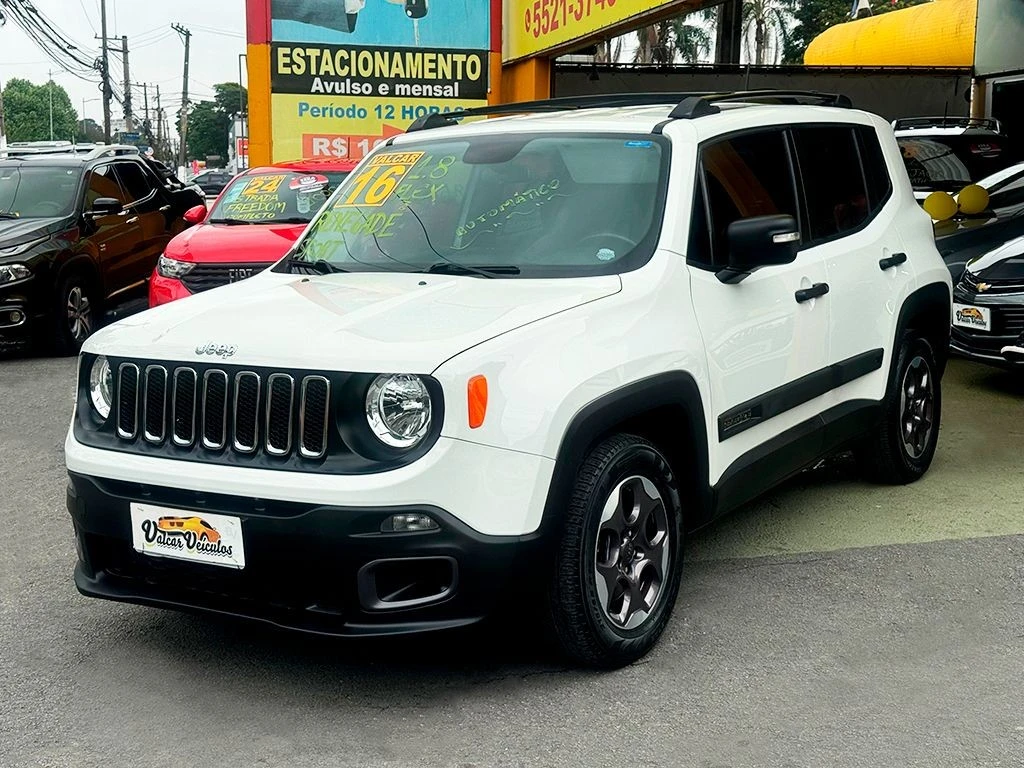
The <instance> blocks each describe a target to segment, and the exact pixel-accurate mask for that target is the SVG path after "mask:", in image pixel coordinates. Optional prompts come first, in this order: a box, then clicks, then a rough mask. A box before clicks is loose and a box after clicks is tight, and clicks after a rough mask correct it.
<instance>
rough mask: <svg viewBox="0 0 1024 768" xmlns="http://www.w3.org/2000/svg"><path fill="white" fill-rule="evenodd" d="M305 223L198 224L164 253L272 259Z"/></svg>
mask: <svg viewBox="0 0 1024 768" xmlns="http://www.w3.org/2000/svg"><path fill="white" fill-rule="evenodd" d="M305 228H306V225H305V224H238V225H235V226H232V225H229V224H199V225H197V226H194V227H190V228H189V229H186V230H185V231H184V232H182V233H181V234H180V235H178V236H177V237H175V238H174V239H173V240H171V242H170V243H168V244H167V248H166V249H165V251H164V253H165V254H166V255H167V256H168V257H170V258H172V259H178V260H180V261H200V262H204V263H208V264H209V263H217V264H225V263H232V264H233V263H249V262H268V263H269V262H274V261H277V260H278V259H280V258H281V257H282V256H284V255H285V253H287V252H288V249H289V248H291V247H292V245H293V244H294V243H295V241H296V240H297V239H298V237H299V235H301V234H302V230H304V229H305Z"/></svg>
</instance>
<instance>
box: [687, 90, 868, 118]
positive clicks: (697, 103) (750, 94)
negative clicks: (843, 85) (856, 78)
mask: <svg viewBox="0 0 1024 768" xmlns="http://www.w3.org/2000/svg"><path fill="white" fill-rule="evenodd" d="M728 101H735V102H758V103H769V104H804V105H807V106H817V107H840V108H842V109H850V108H852V107H853V102H852V101H850V97H849V96H844V95H843V94H841V93H823V92H821V91H776V90H770V89H765V90H759V91H731V92H728V93H712V94H701V95H694V96H690V97H689V98H686V99H683V100H682V101H681V102H679V104H678V105H677V106H676V108H675V109H673V110H672V111H671V112H669V115H668V116H669V119H670V120H690V119H693V118H695V117H704V116H706V115H714V114H717V113H718V112H720V111H721V110H720V109H718V107H716V106H715V104H718V103H719V102H728Z"/></svg>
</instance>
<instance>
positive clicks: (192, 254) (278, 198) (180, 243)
mask: <svg viewBox="0 0 1024 768" xmlns="http://www.w3.org/2000/svg"><path fill="white" fill-rule="evenodd" d="M355 166H356V163H355V162H354V161H351V160H334V159H330V160H299V161H296V162H290V163H278V164H276V165H273V166H268V167H264V168H252V169H250V170H248V171H246V172H245V173H243V174H241V175H239V176H236V177H235V178H234V179H233V180H232V181H231V183H230V184H228V185H227V187H225V188H224V191H223V192H221V194H220V196H219V197H218V198H217V200H216V202H214V204H213V205H212V206H211V207H210V209H209V211H207V208H206V206H203V205H198V206H196V207H195V208H192V209H190V210H188V211H187V212H186V213H185V216H184V218H185V220H186V221H188V222H189V223H192V224H196V225H197V226H194V227H190V228H189V229H187V230H186V231H184V232H182V233H181V234H180V235H178V236H177V237H175V238H174V239H173V240H171V241H170V243H168V244H167V248H166V249H165V250H164V253H163V256H161V257H160V260H159V262H157V265H156V269H154V270H153V274H152V276H151V278H150V280H149V306H151V307H155V306H157V305H160V304H166V303H167V302H170V301H174V300H175V299H183V298H185V297H187V296H191V295H192V294H194V293H199V292H200V291H206V290H209V289H211V288H218V287H220V286H222V285H227V284H228V283H234V282H237V281H238V280H244V279H245V278H247V277H250V276H252V275H253V274H255V273H256V272H259V271H261V270H263V269H265V268H266V267H267V265H269V264H273V263H274V262H276V261H277V260H278V259H280V258H281V257H282V256H283V255H284V254H285V253H286V252H287V251H288V249H289V248H291V246H292V243H294V242H295V241H296V240H297V239H298V237H299V235H301V234H302V231H303V230H304V229H305V228H306V225H307V224H308V223H309V222H310V220H311V219H312V218H313V216H315V215H316V213H317V211H318V210H320V207H321V206H322V205H323V204H324V202H326V200H327V198H328V197H329V196H330V194H331V192H333V191H334V190H335V189H337V187H338V184H340V183H341V181H342V180H343V179H344V178H345V177H346V176H347V175H348V174H349V173H350V172H351V171H352V169H353V168H355Z"/></svg>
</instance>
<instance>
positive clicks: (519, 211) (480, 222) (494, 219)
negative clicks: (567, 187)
mask: <svg viewBox="0 0 1024 768" xmlns="http://www.w3.org/2000/svg"><path fill="white" fill-rule="evenodd" d="M561 186H562V182H561V181H559V180H558V179H552V180H551V181H548V182H546V183H544V184H540V185H538V186H536V187H531V188H530V189H526V190H523V191H522V192H517V193H516V194H514V195H512V196H510V197H509V198H508V199H507V200H505V201H504V202H503V203H501V204H500V205H497V206H495V207H494V208H491V209H489V210H487V211H484V212H483V213H481V214H480V215H479V216H473V217H472V218H470V219H468V220H467V221H466V223H465V224H464V225H463V226H461V227H459V228H458V229H456V230H455V236H456V237H465V236H466V235H468V234H470V233H471V232H473V231H474V230H476V229H480V230H481V231H483V230H484V228H485V227H486V226H487V225H490V226H491V228H492V229H497V228H498V227H501V226H504V225H505V223H506V222H508V221H509V220H511V219H512V218H513V217H515V216H528V215H529V214H531V213H533V212H534V211H535V210H536V209H537V208H539V207H540V206H542V205H544V204H545V203H549V202H551V201H552V200H553V199H554V198H555V197H557V196H559V195H557V192H558V188H559V187H561ZM561 197H568V195H561ZM527 203H533V207H532V208H531V207H529V206H527ZM499 217H500V218H499ZM470 244H471V243H467V244H466V245H465V246H463V247H468V245H470Z"/></svg>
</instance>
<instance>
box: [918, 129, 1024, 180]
mask: <svg viewBox="0 0 1024 768" xmlns="http://www.w3.org/2000/svg"><path fill="white" fill-rule="evenodd" d="M898 142H899V145H900V151H901V153H902V154H903V162H904V164H906V166H907V173H909V174H910V182H911V184H913V185H914V188H915V189H922V190H944V191H946V192H958V191H959V190H960V189H961V188H963V187H964V186H966V185H967V184H971V183H973V182H976V181H980V180H981V179H983V178H985V177H986V176H988V175H990V174H992V173H995V172H996V171H998V170H1001V169H1002V168H1005V167H1006V166H1007V165H1010V164H1011V163H1013V162H1014V161H1015V160H1016V157H1015V155H1014V153H1013V151H1012V147H1011V145H1010V143H1009V141H1007V139H1005V138H1003V137H1000V136H990V135H987V134H963V135H960V136H906V137H902V138H899V139H898Z"/></svg>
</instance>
